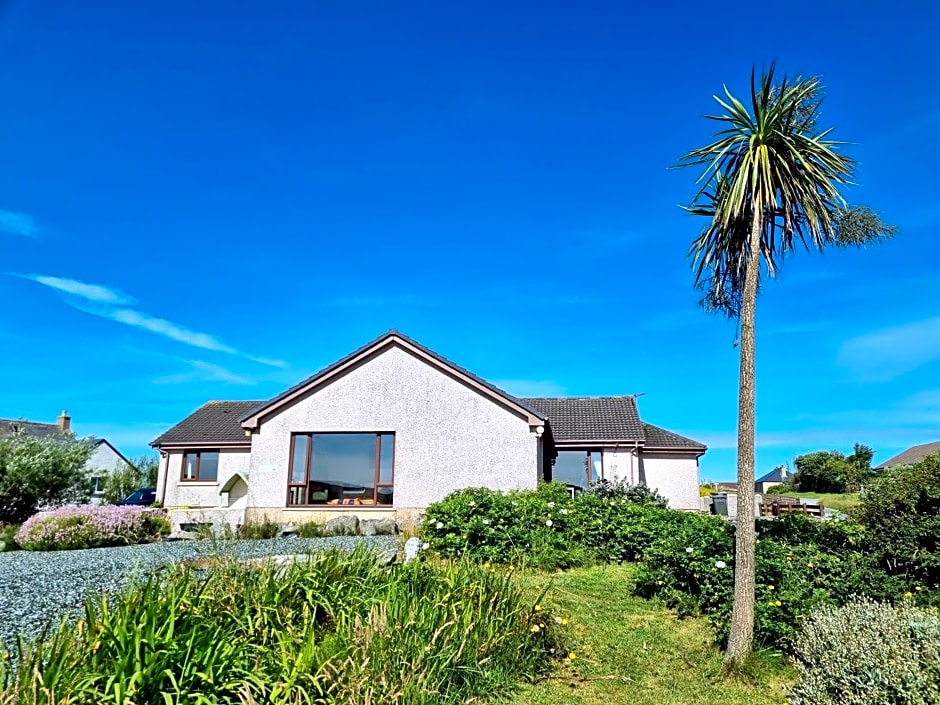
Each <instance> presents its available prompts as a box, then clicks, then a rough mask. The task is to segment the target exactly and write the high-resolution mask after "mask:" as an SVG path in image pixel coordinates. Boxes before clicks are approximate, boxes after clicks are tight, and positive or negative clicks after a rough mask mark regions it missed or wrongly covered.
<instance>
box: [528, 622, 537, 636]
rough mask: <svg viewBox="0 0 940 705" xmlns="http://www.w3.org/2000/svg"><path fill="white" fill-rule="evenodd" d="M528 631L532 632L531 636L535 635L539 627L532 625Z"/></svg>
mask: <svg viewBox="0 0 940 705" xmlns="http://www.w3.org/2000/svg"><path fill="white" fill-rule="evenodd" d="M529 631H530V632H532V633H533V634H537V633H538V631H539V625H538V624H533V625H532V626H531V627H529Z"/></svg>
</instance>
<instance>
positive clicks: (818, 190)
mask: <svg viewBox="0 0 940 705" xmlns="http://www.w3.org/2000/svg"><path fill="white" fill-rule="evenodd" d="M822 96H823V93H822V86H821V84H820V82H819V80H818V79H816V78H802V77H797V78H796V79H794V80H792V81H791V80H788V79H787V78H786V77H784V78H783V79H782V80H781V81H780V82H779V83H775V82H774V67H773V65H771V67H770V69H769V70H768V71H766V72H763V73H762V75H761V77H760V80H759V81H758V80H757V78H756V75H755V71H754V70H752V71H751V101H750V102H751V108H750V111H749V110H748V108H747V107H745V106H744V104H743V103H742V102H741V101H739V100H738V99H737V98H735V97H734V96H733V95H732V94H731V92H730V91H729V90H728V89H727V88H725V99H722V98H719V97H717V96H715V100H716V101H717V102H718V104H719V105H721V107H722V109H723V110H724V111H725V112H724V113H723V114H720V115H708V116H706V117H707V118H708V119H710V120H715V121H717V122H718V123H720V126H721V128H722V129H720V130H719V131H718V132H717V133H716V134H715V135H714V137H715V141H714V142H713V143H712V144H709V145H708V146H706V147H702V148H701V149H695V150H692V151H691V152H689V153H688V154H686V155H685V156H684V157H682V158H681V160H680V163H679V165H680V166H693V165H704V171H703V173H702V176H701V177H700V178H699V183H700V184H701V188H700V189H699V191H698V193H697V194H696V195H695V198H694V199H693V201H692V205H691V206H690V207H689V208H688V211H689V212H690V213H692V214H694V215H701V216H705V217H707V218H708V219H709V222H708V224H707V225H706V226H705V228H704V229H703V231H702V233H701V234H700V235H699V237H698V238H697V239H696V240H695V241H694V242H693V244H692V249H691V252H690V256H691V257H692V258H693V262H694V265H693V266H694V269H695V282H696V286H697V287H698V288H699V289H700V290H701V291H703V293H704V296H703V298H702V303H703V305H704V306H705V307H706V308H708V309H712V310H716V311H719V312H721V313H724V314H725V315H727V316H729V317H730V318H733V319H735V320H737V321H738V324H739V326H740V369H739V379H738V463H737V464H738V468H737V470H738V517H737V532H736V539H735V572H734V606H733V610H732V617H731V633H730V638H729V641H728V649H727V653H726V661H728V662H729V663H733V664H739V663H741V662H742V661H743V660H744V659H745V658H746V657H747V655H748V654H749V653H750V650H751V642H752V638H753V632H754V569H755V566H754V562H755V526H754V519H755V517H754V465H755V459H754V436H755V426H754V424H755V362H754V356H755V337H754V314H755V308H756V303H757V294H758V291H759V288H760V283H761V275H762V268H763V273H764V274H765V275H766V276H769V277H773V276H774V275H775V274H776V272H777V270H778V267H779V265H780V264H781V263H782V261H783V259H784V258H785V257H786V255H788V254H789V253H791V252H792V251H793V250H794V248H795V247H796V246H797V244H802V245H803V246H804V247H805V248H807V249H817V250H821V249H823V248H824V247H826V246H831V245H834V246H848V245H864V244H866V243H868V242H872V241H875V240H878V239H883V238H887V237H891V236H892V235H893V234H894V230H893V228H890V227H887V226H885V225H884V224H883V223H881V220H880V219H879V218H878V216H877V214H875V213H874V212H873V211H871V210H870V209H868V208H865V207H851V208H850V207H847V206H846V203H845V201H844V199H843V198H842V195H841V193H840V187H841V186H844V185H846V184H848V183H849V179H850V178H851V176H852V171H853V169H854V166H855V163H854V162H853V161H852V160H851V159H850V158H848V157H846V156H845V155H843V154H841V153H840V151H839V150H840V148H841V146H842V144H843V143H840V142H836V141H833V140H830V139H829V133H830V132H831V130H822V131H820V130H817V129H816V122H817V118H818V111H819V106H820V104H821V102H822ZM752 255H753V256H752Z"/></svg>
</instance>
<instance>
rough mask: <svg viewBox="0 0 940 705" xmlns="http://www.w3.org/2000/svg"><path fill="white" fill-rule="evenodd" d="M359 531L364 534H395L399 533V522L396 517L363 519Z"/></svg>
mask: <svg viewBox="0 0 940 705" xmlns="http://www.w3.org/2000/svg"><path fill="white" fill-rule="evenodd" d="M359 531H360V533H361V534H362V535H363V536H394V535H395V534H397V533H398V524H396V523H395V520H394V519H361V520H360V521H359Z"/></svg>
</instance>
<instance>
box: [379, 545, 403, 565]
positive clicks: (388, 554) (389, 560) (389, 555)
mask: <svg viewBox="0 0 940 705" xmlns="http://www.w3.org/2000/svg"><path fill="white" fill-rule="evenodd" d="M376 558H377V560H378V562H379V565H392V564H393V563H394V562H395V561H397V560H398V549H397V548H390V549H388V550H387V551H379V552H378V553H376Z"/></svg>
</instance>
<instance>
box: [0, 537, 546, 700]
mask: <svg viewBox="0 0 940 705" xmlns="http://www.w3.org/2000/svg"><path fill="white" fill-rule="evenodd" d="M557 630H558V626H557V624H556V621H555V620H554V619H553V618H552V616H551V615H550V614H548V611H547V610H544V609H542V608H541V606H540V605H538V604H533V603H532V602H531V601H529V600H527V599H526V598H525V596H524V595H523V593H522V592H521V589H520V588H519V587H518V586H517V584H516V583H515V582H514V581H513V580H512V579H511V577H510V574H509V573H508V572H502V573H500V572H495V571H493V570H486V569H484V568H482V567H479V566H475V565H473V564H470V563H467V562H461V563H455V564H451V565H436V564H431V563H428V562H425V561H414V562H412V563H410V564H408V565H404V566H395V567H393V568H391V569H389V568H387V567H384V566H382V565H380V564H379V563H378V562H377V561H376V559H375V556H374V555H373V554H371V553H369V552H368V551H366V550H364V549H358V550H356V551H355V552H354V553H352V554H343V553H338V552H333V553H326V554H322V555H318V556H315V557H312V558H311V559H310V560H309V561H305V562H303V563H298V564H295V565H293V566H292V567H290V568H277V567H275V566H273V565H272V566H263V567H260V568H249V567H246V566H244V565H241V564H238V563H227V562H223V563H221V564H219V565H216V566H215V567H212V568H209V569H203V570H201V571H194V570H187V569H175V570H173V571H171V572H169V573H167V574H165V575H164V576H162V577H151V578H150V579H149V580H148V581H146V582H139V583H136V584H134V585H131V586H130V587H128V588H127V589H126V590H125V591H124V592H123V593H122V594H120V595H119V596H117V597H116V598H115V599H110V600H109V599H107V598H104V597H90V598H89V599H88V601H87V603H86V606H85V613H84V618H83V619H82V620H81V621H80V622H79V623H78V625H77V628H76V626H75V625H73V624H69V623H63V624H62V625H61V626H59V627H58V628H57V629H56V628H53V629H50V630H49V631H48V632H47V633H46V635H45V637H44V638H43V639H41V640H40V641H38V642H37V643H34V644H29V645H21V647H20V650H19V653H18V654H17V655H16V658H15V659H13V661H14V662H15V664H16V666H15V668H6V670H4V669H5V667H4V666H3V665H2V664H3V660H2V658H0V702H11V703H26V702H29V703H30V704H31V705H40V704H41V705H52V704H53V703H62V702H66V701H68V702H72V703H105V704H110V705H125V703H131V702H133V703H138V704H140V705H144V704H146V705H151V704H152V705H157V704H158V703H160V704H162V703H166V702H174V703H183V702H187V703H236V702H243V703H249V702H257V703H261V702H264V703H271V704H276V705H281V704H283V705H288V704H295V703H325V704H332V703H336V704H337V705H338V704H340V703H350V702H362V703H373V705H384V704H386V703H387V704H389V705H391V704H392V703H395V704H400V703H414V704H415V705H431V704H432V703H442V704H444V705H450V704H453V705H456V704H457V703H465V702H471V701H479V700H481V699H483V698H484V697H486V698H491V697H494V696H497V697H498V696H500V695H501V694H505V693H506V692H507V691H509V690H511V689H512V688H513V687H514V686H515V685H516V684H517V683H518V682H519V681H521V680H526V679H534V678H536V677H537V676H539V675H540V674H541V673H543V672H544V671H545V670H546V669H547V668H548V666H549V665H550V658H551V654H552V653H553V652H557V653H562V652H563V647H564V646H565V645H564V642H563V638H562V635H561V634H560V633H559V632H558V631H557ZM484 664H485V667H481V665H484Z"/></svg>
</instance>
